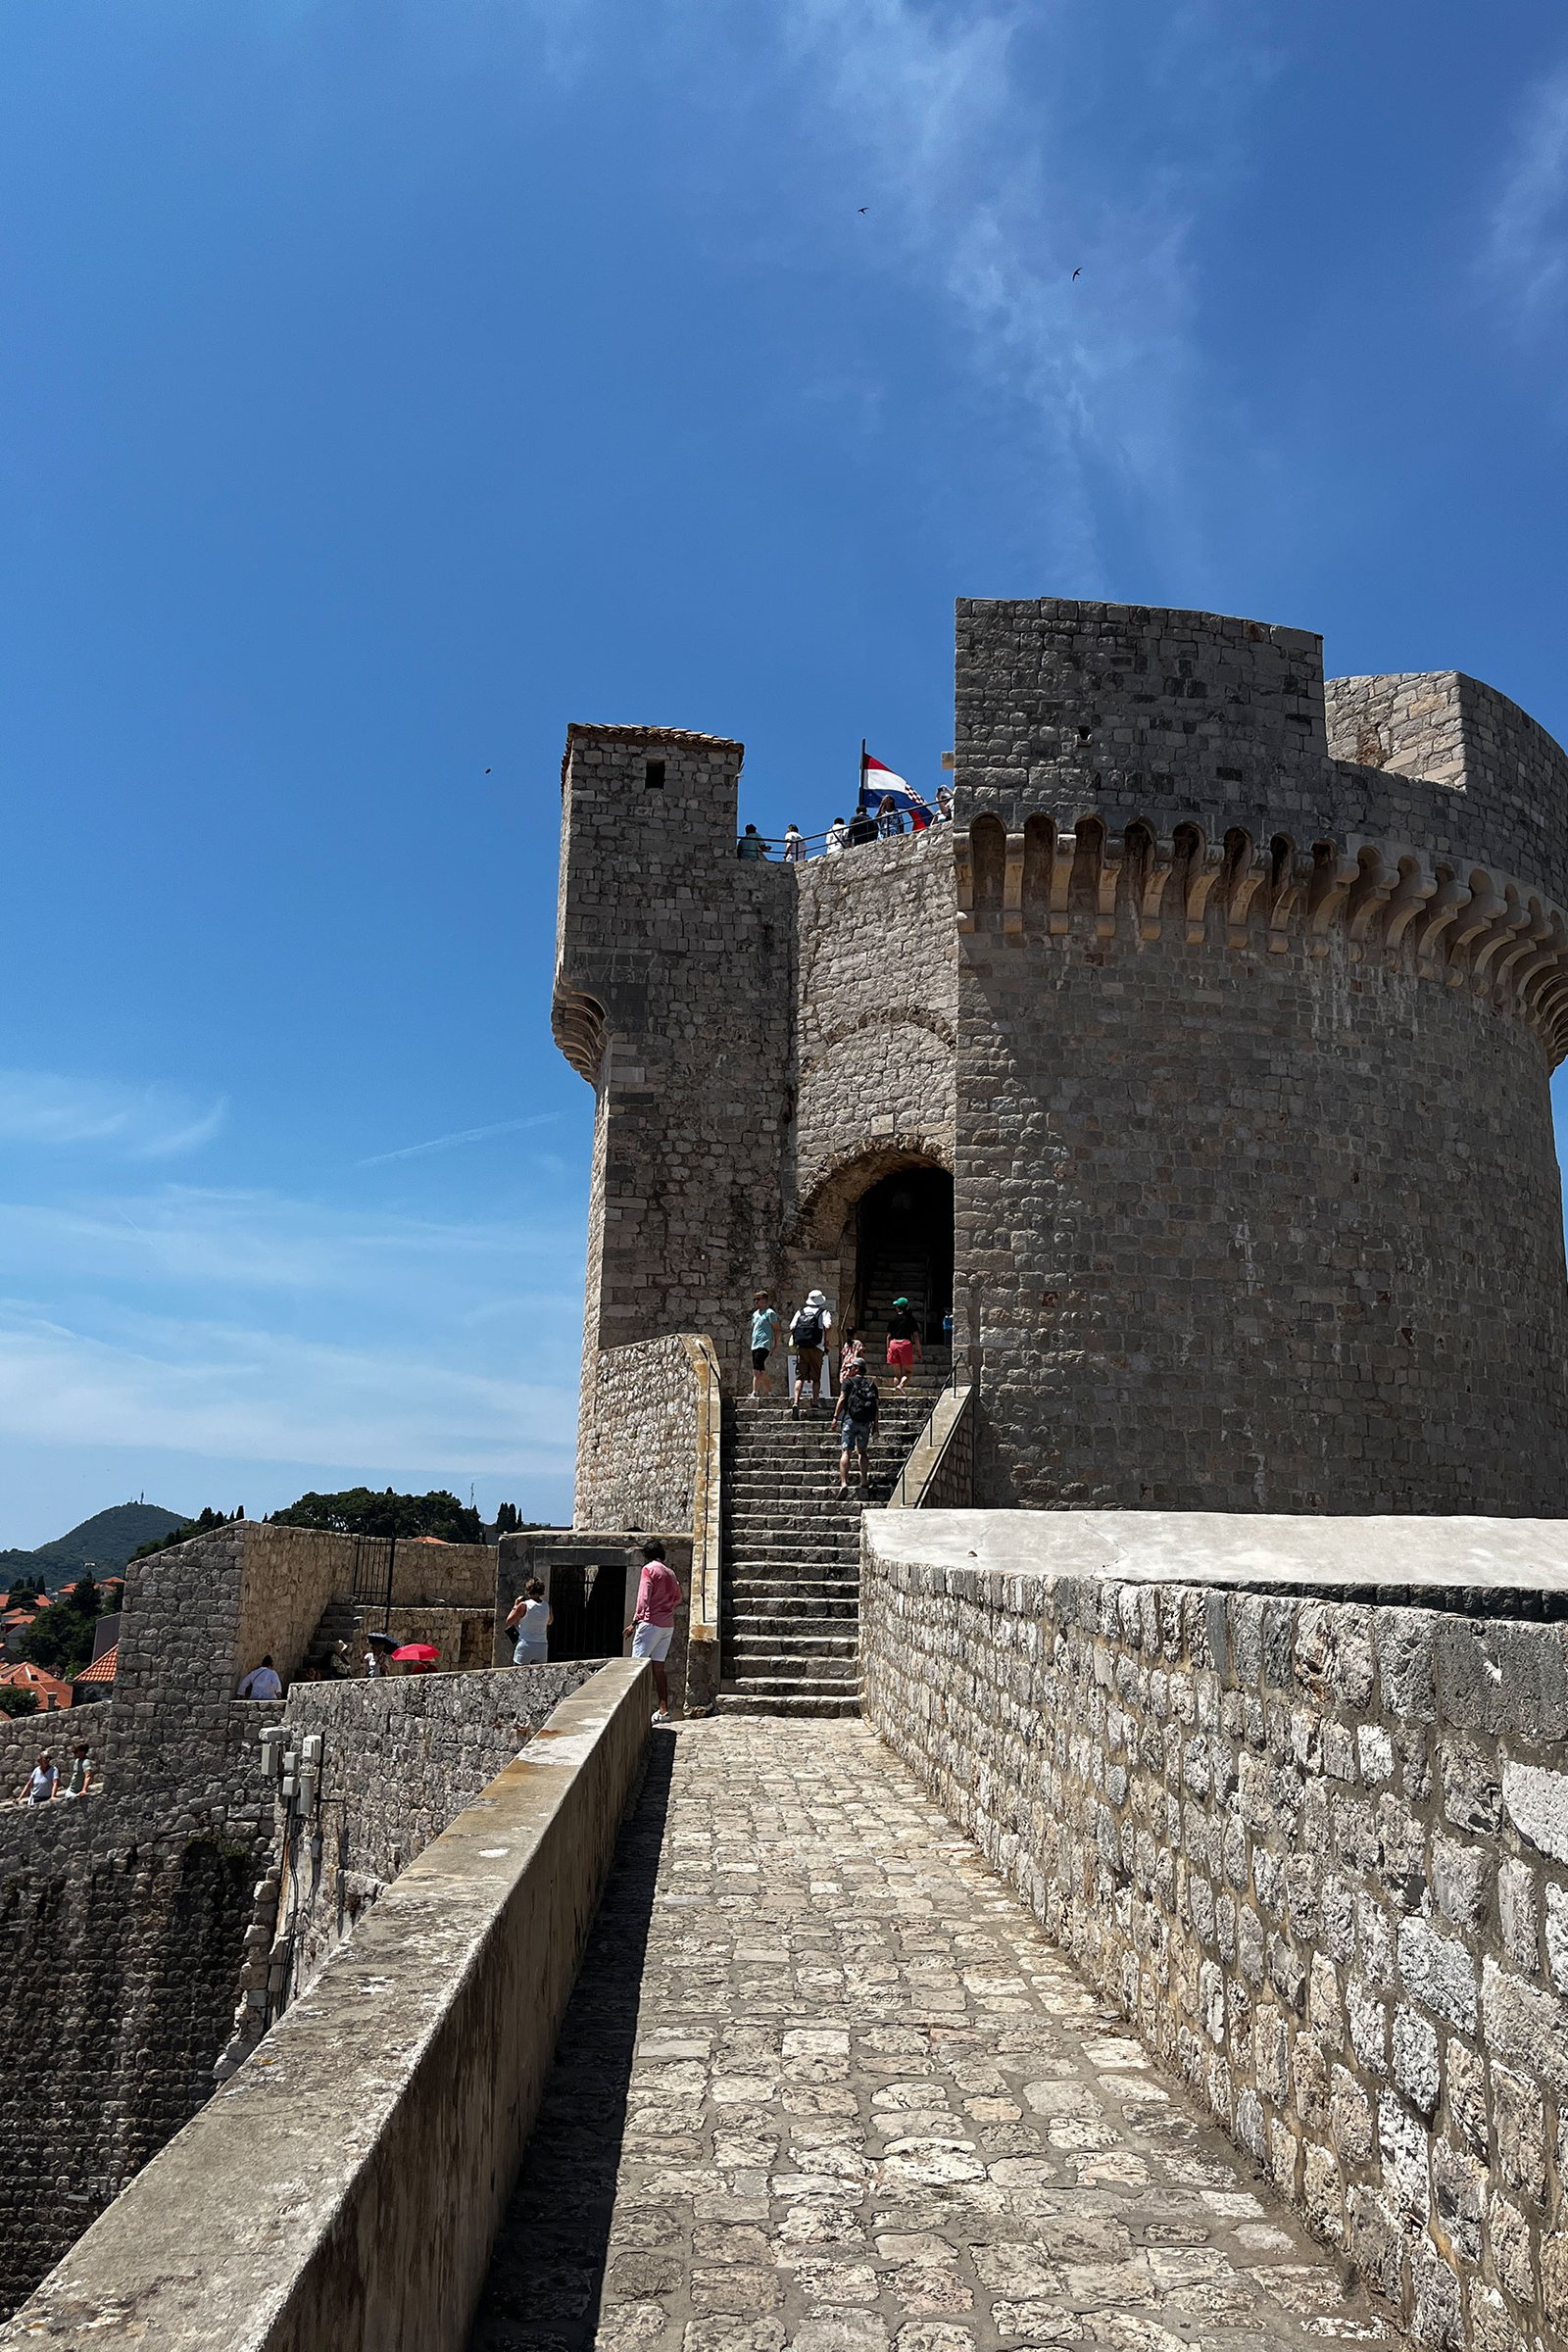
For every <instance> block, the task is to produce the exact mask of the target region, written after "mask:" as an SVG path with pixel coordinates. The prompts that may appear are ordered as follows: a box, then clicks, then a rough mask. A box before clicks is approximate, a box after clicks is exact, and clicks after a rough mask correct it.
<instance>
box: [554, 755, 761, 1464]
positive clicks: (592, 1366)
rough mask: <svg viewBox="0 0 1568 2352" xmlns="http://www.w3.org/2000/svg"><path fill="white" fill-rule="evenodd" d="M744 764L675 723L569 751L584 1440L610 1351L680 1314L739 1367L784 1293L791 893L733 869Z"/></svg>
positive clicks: (567, 911) (558, 1001)
mask: <svg viewBox="0 0 1568 2352" xmlns="http://www.w3.org/2000/svg"><path fill="white" fill-rule="evenodd" d="M740 762H741V746H740V745H739V744H738V743H731V742H728V741H725V740H722V739H719V738H715V737H711V736H703V735H688V734H681V733H677V732H676V731H674V730H670V729H659V728H655V729H647V728H644V729H634V728H625V727H578V726H574V727H573V728H572V729H571V730H570V732H569V734H568V738H567V752H566V760H565V765H564V794H563V809H562V880H561V898H560V910H559V929H558V942H557V974H556V994H555V1025H556V1034H557V1037H558V1040H559V1041H560V1043H561V1045H562V1047H563V1051H564V1052H565V1054H566V1055H567V1057H568V1059H570V1060H571V1062H572V1063H573V1066H574V1067H575V1068H577V1069H578V1070H580V1071H581V1073H582V1075H583V1076H584V1077H585V1078H587V1079H588V1080H589V1082H590V1083H591V1084H592V1085H593V1086H594V1088H595V1092H596V1097H597V1111H596V1132H595V1146H594V1158H593V1176H592V1185H593V1191H592V1197H591V1200H590V1208H589V1235H590V1250H589V1265H588V1295H587V1302H586V1317H585V1325H584V1354H583V1402H582V1415H581V1420H582V1427H583V1429H584V1431H591V1430H592V1429H593V1427H594V1425H595V1421H596V1413H597V1406H596V1400H595V1380H596V1376H597V1371H598V1367H599V1363H600V1359H601V1355H602V1353H603V1352H604V1351H606V1350H615V1349H618V1348H622V1347H627V1346H631V1345H634V1344H636V1343H639V1342H643V1341H647V1340H654V1339H661V1338H662V1337H663V1336H664V1335H665V1334H666V1333H667V1332H668V1330H669V1328H670V1324H671V1321H672V1320H674V1321H676V1322H677V1323H678V1324H679V1325H680V1326H682V1327H684V1328H685V1329H687V1330H696V1331H706V1332H709V1333H711V1335H712V1337H713V1340H714V1342H715V1345H716V1346H717V1348H718V1349H719V1356H720V1362H721V1364H722V1365H723V1366H724V1368H725V1370H726V1372H727V1373H728V1374H729V1375H730V1376H732V1377H733V1376H737V1375H738V1374H739V1371H740V1369H741V1366H742V1364H743V1362H744V1361H745V1360H746V1333H745V1330H744V1328H743V1325H742V1323H741V1320H740V1308H741V1306H742V1305H743V1304H745V1303H746V1302H748V1301H749V1299H750V1297H751V1293H752V1291H753V1289H754V1287H755V1286H756V1285H757V1284H758V1283H760V1282H772V1281H775V1280H776V1273H775V1264H776V1258H777V1252H778V1237H779V1232H780V1228H781V1224H782V1193H781V1171H782V1168H783V1164H784V1156H785V1139H786V1129H787V1121H788V1070H789V1061H790V1018H789V1016H790V1005H791V991H792V982H791V973H792V964H793V956H794V946H795V940H794V919H793V918H794V888H793V884H792V881H791V878H790V875H789V873H788V871H787V869H786V868H784V867H783V866H778V865H768V864H762V863H743V862H742V861H740V860H739V859H737V858H736V856H735V828H736V821H737V820H736V802H737V782H736V780H737V777H738V775H739V770H740ZM656 776H657V779H658V780H657V781H651V780H650V779H651V778H654V777H656Z"/></svg>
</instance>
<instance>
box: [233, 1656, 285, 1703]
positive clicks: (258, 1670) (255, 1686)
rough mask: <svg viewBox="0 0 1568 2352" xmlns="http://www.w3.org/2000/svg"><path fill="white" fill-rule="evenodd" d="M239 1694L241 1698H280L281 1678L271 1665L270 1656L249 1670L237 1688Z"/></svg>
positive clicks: (281, 1693) (281, 1690)
mask: <svg viewBox="0 0 1568 2352" xmlns="http://www.w3.org/2000/svg"><path fill="white" fill-rule="evenodd" d="M239 1694H240V1696H241V1698H281V1697H282V1695H283V1683H282V1678H281V1676H280V1675H279V1674H278V1671H277V1668H276V1667H275V1666H274V1665H273V1664H272V1660H271V1657H270V1655H269V1656H267V1657H265V1658H264V1659H263V1660H262V1662H261V1664H260V1665H259V1666H253V1667H252V1668H251V1670H250V1672H249V1674H248V1675H247V1676H246V1677H245V1680H244V1681H243V1682H242V1683H241V1685H240V1687H239Z"/></svg>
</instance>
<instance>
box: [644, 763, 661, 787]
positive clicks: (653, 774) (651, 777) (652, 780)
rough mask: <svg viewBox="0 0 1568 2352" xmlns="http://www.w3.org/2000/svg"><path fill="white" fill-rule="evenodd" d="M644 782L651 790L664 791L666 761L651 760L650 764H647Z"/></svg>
mask: <svg viewBox="0 0 1568 2352" xmlns="http://www.w3.org/2000/svg"><path fill="white" fill-rule="evenodd" d="M643 782H644V784H645V786H646V787H647V789H648V790H649V791H650V792H662V791H663V789H664V762H663V761H662V760H649V762H648V766H647V770H646V772H645V774H644V777H643Z"/></svg>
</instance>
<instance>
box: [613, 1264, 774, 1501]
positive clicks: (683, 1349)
mask: <svg viewBox="0 0 1568 2352" xmlns="http://www.w3.org/2000/svg"><path fill="white" fill-rule="evenodd" d="M747 1311H748V1314H749V1312H750V1301H748V1302H747ZM738 1312H739V1309H738V1308H736V1310H735V1313H737V1314H738ZM734 1319H735V1318H734V1314H732V1315H731V1317H730V1320H731V1321H733V1320H734ZM717 1377H718V1371H717V1360H716V1354H715V1350H714V1348H713V1347H712V1344H711V1342H710V1341H707V1340H706V1339H702V1338H698V1337H695V1336H690V1335H683V1334H671V1335H670V1336H669V1337H667V1338H664V1339H659V1340H646V1341H644V1342H642V1343H641V1344H640V1345H639V1346H637V1347H631V1348H607V1349H606V1350H605V1351H604V1352H603V1354H601V1355H600V1356H599V1357H598V1358H597V1361H596V1365H595V1372H594V1380H593V1397H594V1407H593V1415H592V1418H591V1420H590V1421H589V1422H588V1423H587V1425H586V1426H585V1427H584V1429H583V1431H582V1436H581V1441H580V1443H579V1446H578V1449H577V1488H576V1495H575V1498H574V1503H573V1509H572V1518H573V1521H574V1523H575V1525H577V1526H578V1527H614V1528H637V1527H642V1528H648V1529H655V1528H690V1527H691V1525H692V1519H693V1512H694V1509H695V1507H696V1504H697V1499H698V1494H699V1489H700V1487H701V1485H702V1482H703V1480H704V1478H705V1477H706V1475H707V1468H708V1445H707V1438H708V1434H709V1432H708V1421H709V1417H710V1415H711V1412H712V1411H713V1410H716V1406H717V1395H716V1386H717Z"/></svg>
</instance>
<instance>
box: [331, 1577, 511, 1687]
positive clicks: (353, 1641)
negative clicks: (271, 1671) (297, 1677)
mask: <svg viewBox="0 0 1568 2352" xmlns="http://www.w3.org/2000/svg"><path fill="white" fill-rule="evenodd" d="M489 1556H490V1558H491V1560H492V1561H494V1559H495V1557H496V1554H495V1553H494V1552H493V1551H492V1552H491V1553H490V1555H489ZM492 1592H493V1572H492ZM494 1628H495V1601H494V1599H493V1597H491V1596H489V1595H487V1596H486V1599H485V1604H484V1606H483V1607H482V1608H462V1609H447V1608H434V1607H432V1608H394V1609H392V1610H391V1611H390V1612H388V1610H387V1609H386V1608H385V1607H383V1606H381V1605H380V1604H374V1605H372V1604H369V1603H366V1602H362V1603H361V1604H360V1605H359V1607H357V1608H356V1609H355V1611H354V1613H353V1630H352V1632H346V1633H345V1636H344V1639H345V1640H346V1641H347V1642H348V1645H349V1655H350V1657H351V1658H352V1659H353V1661H354V1672H355V1674H356V1675H358V1674H359V1673H360V1672H361V1671H362V1660H363V1659H364V1656H365V1637H366V1636H367V1634H370V1633H377V1634H379V1633H386V1634H390V1635H391V1636H392V1639H393V1640H394V1641H395V1642H397V1644H398V1646H399V1647H400V1648H401V1647H402V1645H403V1643H404V1642H433V1643H434V1645H435V1647H436V1648H437V1649H438V1650H439V1651H440V1652H441V1664H440V1667H439V1669H438V1671H439V1672H440V1673H442V1674H472V1673H475V1672H476V1671H477V1670H478V1669H479V1668H480V1667H482V1666H491V1665H494V1663H495V1657H494V1650H495V1638H494ZM301 1688H309V1686H308V1685H305V1686H302V1685H299V1684H296V1685H295V1689H296V1690H298V1689H301ZM291 1695H292V1693H291Z"/></svg>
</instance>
